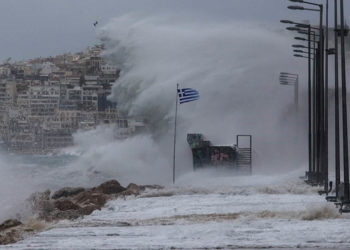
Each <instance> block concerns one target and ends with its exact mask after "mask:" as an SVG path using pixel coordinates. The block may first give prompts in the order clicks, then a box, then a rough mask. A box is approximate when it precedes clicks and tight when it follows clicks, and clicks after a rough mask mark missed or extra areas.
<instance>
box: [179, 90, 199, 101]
mask: <svg viewBox="0 0 350 250" xmlns="http://www.w3.org/2000/svg"><path fill="white" fill-rule="evenodd" d="M177 93H178V94H179V99H180V104H182V103H186V102H192V101H195V100H198V99H199V93H198V91H197V90H194V89H190V88H185V89H178V90H177Z"/></svg>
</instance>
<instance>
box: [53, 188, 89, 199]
mask: <svg viewBox="0 0 350 250" xmlns="http://www.w3.org/2000/svg"><path fill="white" fill-rule="evenodd" d="M84 191H85V188H82V187H75V188H74V187H64V188H61V189H60V190H57V191H56V192H55V193H54V194H53V195H52V197H51V198H52V199H54V200H57V199H59V198H62V197H65V198H66V197H70V196H74V195H77V194H79V193H81V192H84Z"/></svg>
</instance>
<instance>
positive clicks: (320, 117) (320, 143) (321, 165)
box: [288, 0, 328, 192]
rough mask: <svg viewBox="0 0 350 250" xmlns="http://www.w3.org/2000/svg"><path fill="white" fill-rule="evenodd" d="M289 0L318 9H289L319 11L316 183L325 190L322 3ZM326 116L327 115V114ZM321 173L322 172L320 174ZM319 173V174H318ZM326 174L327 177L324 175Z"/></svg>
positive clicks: (291, 7) (326, 188)
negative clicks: (321, 185) (322, 185)
mask: <svg viewBox="0 0 350 250" xmlns="http://www.w3.org/2000/svg"><path fill="white" fill-rule="evenodd" d="M290 1H291V2H298V3H304V4H308V5H312V6H317V7H318V9H310V8H305V7H303V6H288V8H289V9H292V10H310V11H318V12H320V24H319V36H320V39H319V49H318V54H319V55H318V57H317V59H318V60H317V66H318V75H317V76H318V81H317V82H318V83H319V84H318V85H319V86H318V87H316V88H317V90H318V91H317V95H316V99H318V100H317V101H316V104H317V105H316V111H317V115H316V117H317V120H316V122H317V124H316V127H317V133H316V134H317V139H316V140H317V143H316V145H317V154H316V155H317V156H316V159H317V164H316V165H317V170H318V171H317V182H318V184H324V188H325V192H327V191H328V171H327V170H326V168H328V164H326V163H325V158H327V159H328V157H325V154H328V150H326V148H325V147H326V137H327V136H326V123H325V120H326V112H328V108H327V107H326V106H325V104H328V102H327V100H325V94H327V93H328V91H325V85H324V63H323V62H324V43H323V39H324V36H323V5H322V4H316V3H312V2H307V1H304V0H290ZM327 116H328V115H327ZM321 173H322V174H321ZM320 174H321V176H320ZM325 175H327V177H325Z"/></svg>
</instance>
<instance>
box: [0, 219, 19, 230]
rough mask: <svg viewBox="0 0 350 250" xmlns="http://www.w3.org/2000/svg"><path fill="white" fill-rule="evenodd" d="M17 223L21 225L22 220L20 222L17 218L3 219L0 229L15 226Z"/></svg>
mask: <svg viewBox="0 0 350 250" xmlns="http://www.w3.org/2000/svg"><path fill="white" fill-rule="evenodd" d="M19 225H22V222H20V221H19V220H16V219H9V220H5V221H4V222H3V223H1V224H0V231H3V230H5V229H8V228H11V227H16V226H19Z"/></svg>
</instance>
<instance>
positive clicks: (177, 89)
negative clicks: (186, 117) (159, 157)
mask: <svg viewBox="0 0 350 250" xmlns="http://www.w3.org/2000/svg"><path fill="white" fill-rule="evenodd" d="M178 92H179V84H178V83H177V84H176V105H175V128H174V154H173V184H174V183H175V152H176V121H177V104H178Z"/></svg>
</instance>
